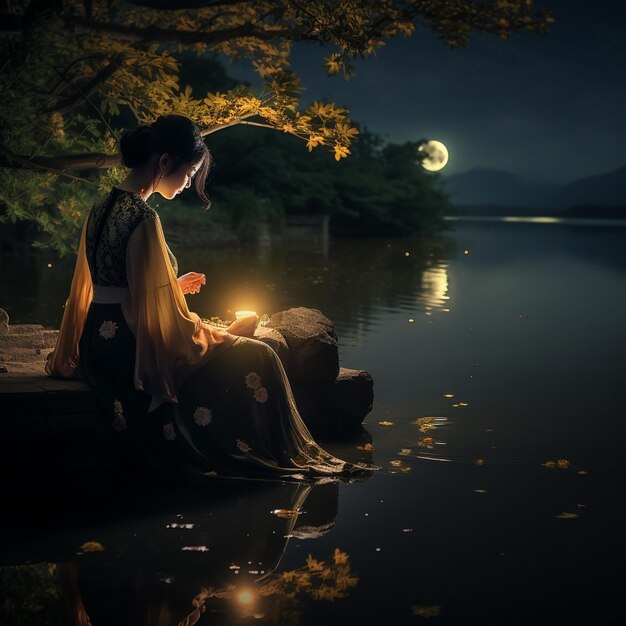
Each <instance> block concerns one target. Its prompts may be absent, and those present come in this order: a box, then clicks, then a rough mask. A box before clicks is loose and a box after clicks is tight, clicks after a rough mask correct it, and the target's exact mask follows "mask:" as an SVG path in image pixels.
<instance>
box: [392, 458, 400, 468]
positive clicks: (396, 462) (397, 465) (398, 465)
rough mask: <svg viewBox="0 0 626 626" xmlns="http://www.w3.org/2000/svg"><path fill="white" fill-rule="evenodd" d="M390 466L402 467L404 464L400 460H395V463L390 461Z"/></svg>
mask: <svg viewBox="0 0 626 626" xmlns="http://www.w3.org/2000/svg"><path fill="white" fill-rule="evenodd" d="M389 465H393V467H401V466H402V465H403V462H402V461H401V460H400V459H394V460H393V461H389Z"/></svg>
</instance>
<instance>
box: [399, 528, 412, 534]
mask: <svg viewBox="0 0 626 626" xmlns="http://www.w3.org/2000/svg"><path fill="white" fill-rule="evenodd" d="M402 532H403V533H412V532H413V529H412V528H403V529H402Z"/></svg>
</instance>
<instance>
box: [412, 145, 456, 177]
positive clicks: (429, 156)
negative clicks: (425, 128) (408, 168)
mask: <svg viewBox="0 0 626 626" xmlns="http://www.w3.org/2000/svg"><path fill="white" fill-rule="evenodd" d="M417 151H418V153H419V160H418V162H419V164H420V165H421V166H422V167H423V168H424V169H425V170H428V171H429V172H438V171H439V170H442V169H443V168H444V167H445V166H446V165H447V164H448V159H449V156H450V155H449V154H448V148H446V147H445V146H444V145H443V144H442V143H441V142H440V141H435V140H434V139H429V140H427V141H424V142H423V143H422V144H420V146H419V148H418V149H417Z"/></svg>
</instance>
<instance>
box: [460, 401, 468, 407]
mask: <svg viewBox="0 0 626 626" xmlns="http://www.w3.org/2000/svg"><path fill="white" fill-rule="evenodd" d="M459 406H469V404H468V403H467V402H459Z"/></svg>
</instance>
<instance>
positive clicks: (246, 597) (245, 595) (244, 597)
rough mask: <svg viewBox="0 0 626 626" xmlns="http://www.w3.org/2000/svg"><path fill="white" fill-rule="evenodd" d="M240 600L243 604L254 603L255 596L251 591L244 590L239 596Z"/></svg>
mask: <svg viewBox="0 0 626 626" xmlns="http://www.w3.org/2000/svg"><path fill="white" fill-rule="evenodd" d="M238 600H239V602H241V604H252V602H253V600H254V596H253V595H252V593H251V592H250V591H242V592H241V593H240V594H239V596H238Z"/></svg>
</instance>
